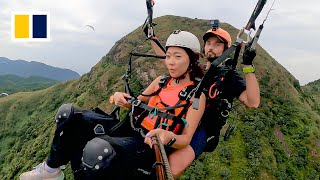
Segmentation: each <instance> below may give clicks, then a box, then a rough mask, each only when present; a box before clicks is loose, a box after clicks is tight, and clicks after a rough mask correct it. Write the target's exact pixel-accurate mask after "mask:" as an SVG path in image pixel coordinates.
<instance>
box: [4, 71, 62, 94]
mask: <svg viewBox="0 0 320 180" xmlns="http://www.w3.org/2000/svg"><path fill="white" fill-rule="evenodd" d="M56 83H58V81H56V80H52V79H47V78H43V77H36V76H31V77H28V78H23V77H19V76H16V75H0V93H2V92H5V93H8V94H12V93H15V92H23V91H35V90H38V89H44V88H47V87H49V86H52V85H54V84H56Z"/></svg>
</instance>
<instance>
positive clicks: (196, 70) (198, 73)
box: [181, 47, 204, 81]
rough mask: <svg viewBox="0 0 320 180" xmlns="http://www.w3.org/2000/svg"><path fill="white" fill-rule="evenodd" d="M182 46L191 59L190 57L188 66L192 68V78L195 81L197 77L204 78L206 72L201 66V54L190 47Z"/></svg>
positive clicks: (189, 68)
mask: <svg viewBox="0 0 320 180" xmlns="http://www.w3.org/2000/svg"><path fill="white" fill-rule="evenodd" d="M181 48H182V49H184V50H185V51H186V52H187V54H188V56H189V59H190V64H189V67H188V70H192V71H191V72H190V80H191V81H195V80H196V78H202V77H203V75H204V72H203V70H202V69H201V67H200V66H199V59H200V54H197V53H194V52H193V51H192V50H191V49H189V48H185V47H181Z"/></svg>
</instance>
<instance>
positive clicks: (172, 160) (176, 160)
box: [169, 145, 195, 178]
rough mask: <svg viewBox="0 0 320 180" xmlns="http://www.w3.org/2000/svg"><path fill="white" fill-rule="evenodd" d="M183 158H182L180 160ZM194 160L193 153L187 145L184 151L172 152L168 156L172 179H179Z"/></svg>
mask: <svg viewBox="0 0 320 180" xmlns="http://www.w3.org/2000/svg"><path fill="white" fill-rule="evenodd" d="M182 157H183V158H182ZM194 159H195V153H194V151H193V149H192V147H191V146H190V145H189V146H187V147H185V148H184V149H179V150H176V151H174V152H173V153H172V154H170V155H169V164H170V167H171V171H172V175H173V176H174V178H177V177H179V176H180V175H181V174H182V173H183V172H184V170H185V169H186V168H187V167H189V166H190V164H191V163H192V162H193V160H194Z"/></svg>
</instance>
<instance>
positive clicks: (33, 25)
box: [12, 13, 50, 41]
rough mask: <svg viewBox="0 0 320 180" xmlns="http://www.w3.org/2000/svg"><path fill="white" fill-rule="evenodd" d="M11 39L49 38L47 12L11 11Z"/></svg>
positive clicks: (35, 39) (39, 39)
mask: <svg viewBox="0 0 320 180" xmlns="http://www.w3.org/2000/svg"><path fill="white" fill-rule="evenodd" d="M12 39H13V40H18V41H48V40H50V19H49V15H48V13H13V14H12Z"/></svg>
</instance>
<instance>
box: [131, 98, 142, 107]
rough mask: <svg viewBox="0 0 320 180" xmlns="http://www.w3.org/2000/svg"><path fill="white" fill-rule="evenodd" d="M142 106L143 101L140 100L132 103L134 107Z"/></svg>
mask: <svg viewBox="0 0 320 180" xmlns="http://www.w3.org/2000/svg"><path fill="white" fill-rule="evenodd" d="M140 104H141V101H140V100H139V99H137V100H134V101H132V105H133V106H139V105H140Z"/></svg>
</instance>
